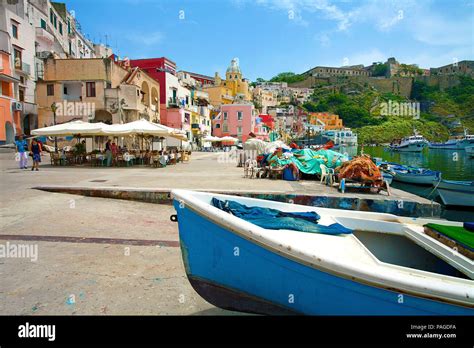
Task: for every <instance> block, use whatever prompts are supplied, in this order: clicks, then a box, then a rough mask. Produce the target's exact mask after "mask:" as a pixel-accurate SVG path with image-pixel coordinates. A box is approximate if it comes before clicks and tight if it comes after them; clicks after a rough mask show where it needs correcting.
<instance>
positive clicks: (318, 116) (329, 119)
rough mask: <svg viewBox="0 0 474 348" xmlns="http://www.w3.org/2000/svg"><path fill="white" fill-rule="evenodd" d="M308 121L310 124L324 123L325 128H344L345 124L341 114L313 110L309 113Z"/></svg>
mask: <svg viewBox="0 0 474 348" xmlns="http://www.w3.org/2000/svg"><path fill="white" fill-rule="evenodd" d="M308 123H309V124H310V125H314V126H319V125H321V123H323V124H324V129H325V130H334V129H342V128H344V125H343V124H342V120H341V119H340V118H339V115H335V114H331V113H327V112H311V113H309V115H308Z"/></svg>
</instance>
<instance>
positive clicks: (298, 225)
mask: <svg viewBox="0 0 474 348" xmlns="http://www.w3.org/2000/svg"><path fill="white" fill-rule="evenodd" d="M212 205H213V206H214V207H216V208H219V209H220V210H223V211H225V212H227V213H229V214H232V215H235V216H237V217H238V218H241V219H243V220H245V221H248V222H251V223H253V224H255V225H257V226H260V227H262V228H266V229H269V230H294V231H300V232H311V233H323V234H333V235H335V234H349V233H352V230H351V229H348V228H346V227H344V226H342V225H341V224H338V223H334V224H332V225H329V226H324V225H319V224H318V220H319V219H320V216H319V215H318V214H317V213H316V212H313V211H311V212H291V213H290V212H284V211H280V210H277V209H270V208H262V207H248V206H246V205H243V204H240V203H238V202H235V201H221V200H219V199H217V198H212Z"/></svg>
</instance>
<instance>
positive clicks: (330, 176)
mask: <svg viewBox="0 0 474 348" xmlns="http://www.w3.org/2000/svg"><path fill="white" fill-rule="evenodd" d="M319 168H321V184H322V183H323V182H324V183H325V184H326V185H327V184H328V183H329V185H330V186H332V185H333V183H334V169H330V168H328V167H326V166H325V165H324V164H320V165H319Z"/></svg>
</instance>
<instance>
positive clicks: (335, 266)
mask: <svg viewBox="0 0 474 348" xmlns="http://www.w3.org/2000/svg"><path fill="white" fill-rule="evenodd" d="M196 195H201V196H207V195H210V196H212V197H216V198H221V199H231V200H235V199H237V200H243V201H244V202H248V201H250V202H252V201H255V202H258V201H260V202H265V200H260V199H255V198H246V197H235V196H229V195H223V194H214V193H206V192H196V191H187V190H173V191H172V192H171V196H172V197H173V198H174V199H176V200H177V201H179V202H180V203H183V204H184V205H185V207H186V208H188V209H190V210H192V211H194V212H195V213H197V214H198V215H200V216H201V217H203V218H205V219H207V220H210V221H211V222H212V223H215V224H216V225H219V226H220V227H222V228H224V229H227V230H229V231H231V232H233V233H235V234H236V235H237V236H239V237H242V238H244V239H246V240H249V241H251V242H252V243H255V244H257V245H259V246H261V247H263V248H265V249H267V250H269V251H271V252H274V253H277V254H279V255H283V256H284V257H286V258H288V259H291V260H292V261H295V262H297V263H300V264H303V265H306V266H309V267H311V268H314V269H317V270H320V271H322V272H326V273H328V274H332V275H336V276H338V277H342V278H345V279H348V280H351V281H356V282H358V283H362V284H365V285H370V286H373V287H377V288H381V289H385V290H388V291H392V292H395V293H404V294H408V295H412V296H417V297H420V298H424V299H431V300H436V301H440V302H445V303H450V304H455V305H461V306H465V307H470V308H474V290H473V291H472V292H471V293H470V294H469V293H466V291H465V286H467V285H474V283H473V281H472V280H469V279H462V278H456V277H451V276H447V275H442V274H438V273H432V272H427V271H423V270H419V269H414V268H408V267H404V266H399V265H396V264H391V263H385V262H382V261H380V260H379V259H378V258H377V257H376V256H375V255H373V253H372V252H370V250H368V249H367V247H366V246H365V245H364V244H363V243H362V242H361V241H360V240H359V239H358V238H357V237H356V236H353V235H349V236H331V237H332V238H345V237H353V238H354V240H355V241H356V242H357V244H358V246H360V247H361V248H363V249H365V252H366V254H367V256H368V257H370V258H371V259H372V260H373V262H374V264H375V265H376V266H377V267H376V270H377V271H378V272H377V273H374V272H367V271H365V272H362V271H360V269H359V268H356V267H355V265H354V264H347V263H337V262H336V261H335V260H324V259H322V258H320V257H316V255H309V254H307V253H304V252H301V251H297V250H295V249H294V248H293V247H292V246H290V245H284V244H282V243H278V242H277V241H275V240H271V239H269V238H268V237H267V236H264V235H262V233H261V232H262V231H265V229H263V228H261V227H259V226H257V225H254V224H252V223H250V222H247V221H245V220H242V219H240V218H238V217H235V216H233V215H230V214H228V213H226V212H224V211H222V210H220V209H218V208H216V207H214V206H212V205H211V204H209V203H206V202H204V201H201V200H199V199H198V198H196V197H195V196H196ZM271 203H272V204H273V205H277V206H280V205H281V207H282V208H283V210H284V205H285V204H287V203H282V202H273V201H272V202H271ZM247 204H248V203H247ZM291 206H295V207H298V210H299V211H317V212H321V213H324V212H332V213H334V211H337V209H328V208H317V207H308V206H302V205H296V204H291ZM343 212H344V214H345V215H358V214H363V215H364V216H366V217H369V216H371V217H372V218H373V220H376V221H378V222H394V223H399V224H400V229H402V227H403V228H407V227H409V226H407V225H409V224H413V222H414V221H416V222H417V223H416V224H414V225H423V224H425V223H428V222H433V219H413V218H404V217H399V216H396V215H391V214H384V213H372V212H358V211H349V210H348V211H346V210H344V211H343ZM333 220H335V222H337V220H336V219H333ZM442 222H443V223H444V224H448V225H459V224H458V223H455V222H450V221H444V220H442ZM365 231H368V232H370V230H365ZM259 232H260V233H259ZM292 232H294V233H303V232H295V231H292ZM374 232H375V231H374ZM390 233H393V232H390ZM400 234H403V232H400ZM315 235H318V234H315ZM435 256H437V255H435ZM316 261H317V262H316ZM357 265H359V266H360V264H357ZM387 271H389V272H387ZM390 271H391V272H390ZM400 272H402V273H403V275H405V276H406V277H405V279H404V281H403V282H401V281H400ZM428 275H430V277H428ZM408 280H410V281H408ZM421 280H423V282H421V283H420V281H421ZM417 282H418V284H417ZM394 283H397V285H398V286H397V287H396V288H395V287H394ZM426 283H431V286H430V284H426ZM433 283H436V284H433ZM446 285H449V290H448V289H447V288H448V287H447V286H446ZM428 288H429V289H431V292H427V291H426V289H428ZM473 289H474V287H473Z"/></svg>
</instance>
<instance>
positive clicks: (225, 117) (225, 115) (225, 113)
mask: <svg viewBox="0 0 474 348" xmlns="http://www.w3.org/2000/svg"><path fill="white" fill-rule="evenodd" d="M224 120H227V112H224Z"/></svg>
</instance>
